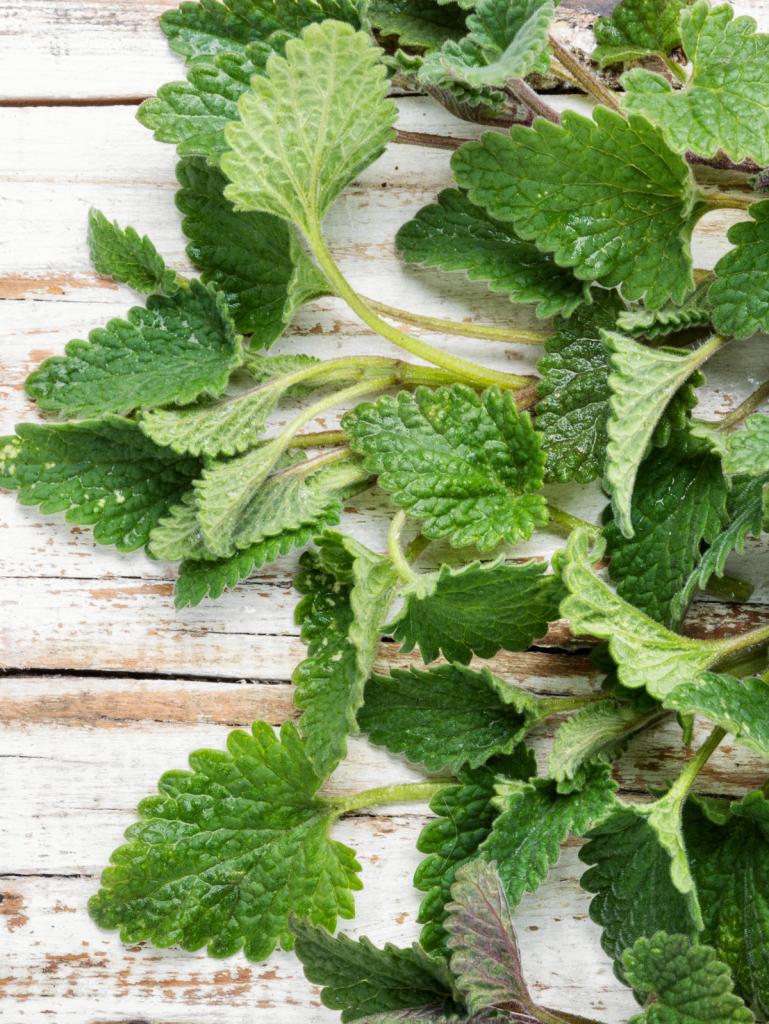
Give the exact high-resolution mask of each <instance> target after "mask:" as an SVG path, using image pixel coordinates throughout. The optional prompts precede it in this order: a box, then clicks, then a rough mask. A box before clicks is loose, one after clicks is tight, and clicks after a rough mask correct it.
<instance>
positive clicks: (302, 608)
mask: <svg viewBox="0 0 769 1024" xmlns="http://www.w3.org/2000/svg"><path fill="white" fill-rule="evenodd" d="M315 542H316V544H318V551H317V552H307V553H306V554H304V555H303V556H302V559H301V561H300V565H302V566H303V567H304V569H305V572H303V573H300V575H299V576H298V577H297V578H296V580H295V581H294V586H295V587H296V589H297V590H298V591H299V593H300V594H304V595H305V596H304V597H303V599H302V601H300V602H299V604H298V605H297V608H296V612H295V616H296V622H297V623H298V624H300V625H301V626H302V640H303V641H304V642H305V643H306V644H307V645H308V657H307V658H306V659H305V660H304V661H303V662H301V663H300V664H299V665H298V666H297V668H296V670H295V671H294V675H293V682H294V684H295V685H296V687H297V691H296V695H295V698H294V703H295V704H296V706H297V707H300V708H305V709H306V710H305V712H304V715H303V716H302V719H301V729H302V733H303V734H304V736H305V737H306V743H307V751H308V754H309V756H310V757H311V758H312V760H313V763H314V764H315V766H316V770H318V771H321V770H322V771H323V772H325V773H328V772H329V771H331V770H333V768H335V767H336V765H337V764H338V763H339V761H341V760H342V758H344V757H345V756H346V755H347V745H346V737H347V735H348V734H350V733H356V732H357V731H358V724H357V722H356V720H355V714H356V712H357V711H358V709H359V708H360V706H361V704H362V703H363V684H364V683H365V682H366V679H367V678H368V676H369V674H370V672H371V668H372V666H373V663H374V658H375V656H376V653H377V649H378V647H379V638H380V635H381V629H382V623H383V622H384V619H385V616H386V615H387V612H388V610H389V607H390V603H391V601H392V598H393V593H394V591H395V588H396V585H397V577H396V576H395V574H394V573H393V572H392V570H391V563H390V560H389V559H385V558H380V556H378V555H375V554H374V553H373V552H372V551H369V550H368V548H365V547H364V546H363V545H362V544H359V543H358V542H357V541H355V540H353V538H352V537H348V536H346V535H345V534H341V533H337V532H336V531H333V530H326V531H325V532H324V533H323V534H322V535H321V536H319V537H316V538H315Z"/></svg>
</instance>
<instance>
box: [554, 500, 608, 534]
mask: <svg viewBox="0 0 769 1024" xmlns="http://www.w3.org/2000/svg"><path fill="white" fill-rule="evenodd" d="M547 514H548V519H549V521H550V522H551V523H555V524H557V525H558V526H562V527H563V528H564V529H565V530H568V531H569V533H571V531H572V530H584V531H585V532H586V533H587V535H588V537H590V539H591V540H598V538H599V537H600V536H601V530H600V528H599V527H597V526H593V525H592V524H591V523H586V522H585V520H584V519H578V518H577V517H576V516H573V515H572V514H571V513H570V512H564V510H563V509H560V508H556V506H555V505H551V504H550V502H548V503H547Z"/></svg>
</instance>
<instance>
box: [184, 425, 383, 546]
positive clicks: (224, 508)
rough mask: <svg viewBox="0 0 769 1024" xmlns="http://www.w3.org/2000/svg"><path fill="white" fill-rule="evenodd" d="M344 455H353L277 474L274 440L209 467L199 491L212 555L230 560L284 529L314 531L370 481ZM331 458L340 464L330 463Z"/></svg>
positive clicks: (356, 463) (361, 468)
mask: <svg viewBox="0 0 769 1024" xmlns="http://www.w3.org/2000/svg"><path fill="white" fill-rule="evenodd" d="M345 451H347V453H349V449H347V450H345V449H338V450H337V451H335V452H333V453H329V454H328V455H325V456H318V457H317V458H315V459H311V460H309V461H307V462H302V463H299V464H297V465H295V466H291V467H290V468H288V469H283V470H280V471H279V472H273V470H274V468H276V467H274V466H273V461H274V454H275V442H274V441H271V442H268V443H267V444H266V445H265V446H264V447H263V448H257V449H255V450H254V451H251V452H247V453H246V455H242V456H240V457H239V458H237V459H231V460H229V461H223V462H217V463H214V464H212V465H211V466H210V467H209V468H207V469H204V470H203V474H202V480H198V481H196V484H195V489H196V498H197V509H198V519H199V521H200V526H201V529H202V533H203V539H204V541H205V543H206V546H207V547H208V548H209V551H210V553H212V554H214V555H218V556H220V557H230V556H232V555H234V554H235V553H236V551H237V550H238V549H240V550H243V549H244V548H248V547H251V545H252V544H258V543H259V542H260V541H262V540H264V539H265V538H266V537H276V536H278V535H279V534H281V533H283V532H284V531H285V530H296V529H299V528H300V527H302V526H312V527H313V529H314V528H316V526H317V524H318V523H319V521H320V519H321V518H325V516H326V515H327V513H328V512H329V510H330V509H331V508H333V509H334V511H336V512H338V511H339V510H340V507H341V505H340V499H339V495H340V493H341V494H342V495H343V496H346V495H349V494H354V493H355V492H356V491H357V490H359V489H360V487H359V485H360V484H361V483H363V482H364V481H367V480H368V478H369V473H368V472H367V470H366V469H365V468H364V466H363V463H362V461H361V460H360V459H356V458H350V457H349V454H347V455H346V454H345ZM321 459H323V460H326V461H324V462H321V461H320V460H321ZM328 459H334V460H337V461H333V462H331V463H328ZM269 474H271V475H269ZM350 488H352V490H350Z"/></svg>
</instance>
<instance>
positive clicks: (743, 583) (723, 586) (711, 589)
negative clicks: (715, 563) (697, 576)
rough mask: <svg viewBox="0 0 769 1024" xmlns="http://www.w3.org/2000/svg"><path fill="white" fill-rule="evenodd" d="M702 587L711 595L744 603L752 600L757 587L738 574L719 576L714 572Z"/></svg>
mask: <svg viewBox="0 0 769 1024" xmlns="http://www.w3.org/2000/svg"><path fill="white" fill-rule="evenodd" d="M702 589H703V590H704V591H705V593H706V594H710V595H711V597H720V598H723V599H724V600H727V601H737V602H738V603H740V604H744V602H745V601H749V600H750V598H751V596H752V595H753V591H754V590H755V589H756V588H755V587H754V586H753V584H752V583H748V581H747V580H741V579H740V578H739V577H738V576H718V575H717V574H716V573H713V574H712V575H711V576H709V577H708V579H707V582H706V583H705V586H704V587H703V588H702Z"/></svg>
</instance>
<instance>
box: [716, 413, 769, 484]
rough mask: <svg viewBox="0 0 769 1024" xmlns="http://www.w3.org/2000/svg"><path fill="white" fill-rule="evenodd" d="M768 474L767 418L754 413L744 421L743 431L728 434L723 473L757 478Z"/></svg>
mask: <svg viewBox="0 0 769 1024" xmlns="http://www.w3.org/2000/svg"><path fill="white" fill-rule="evenodd" d="M767 472H769V417H767V416H761V415H760V413H756V414H754V415H753V416H748V418H747V419H746V420H745V429H744V430H740V431H738V432H737V433H735V434H730V435H729V438H728V440H727V442H726V455H725V457H724V473H726V474H727V475H729V476H732V475H736V474H740V473H746V474H749V475H750V476H759V475H763V474H764V473H767Z"/></svg>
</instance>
